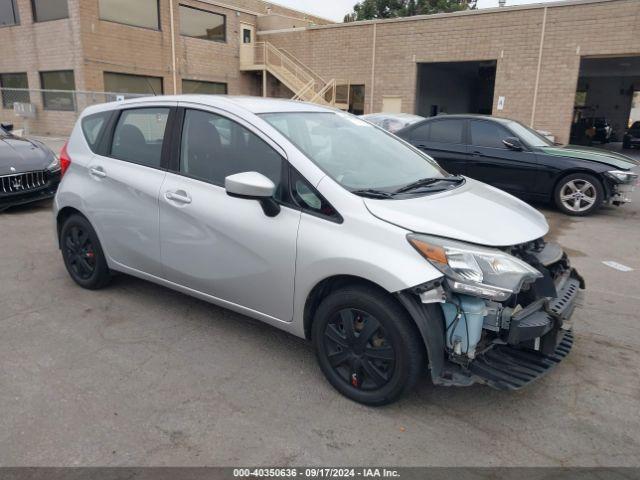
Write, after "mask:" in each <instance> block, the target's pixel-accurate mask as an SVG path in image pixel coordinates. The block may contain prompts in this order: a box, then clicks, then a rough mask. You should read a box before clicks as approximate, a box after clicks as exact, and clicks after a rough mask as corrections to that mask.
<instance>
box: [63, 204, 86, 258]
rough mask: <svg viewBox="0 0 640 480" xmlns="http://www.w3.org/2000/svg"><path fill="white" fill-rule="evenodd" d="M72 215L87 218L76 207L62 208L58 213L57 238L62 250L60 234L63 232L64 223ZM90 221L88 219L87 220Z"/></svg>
mask: <svg viewBox="0 0 640 480" xmlns="http://www.w3.org/2000/svg"><path fill="white" fill-rule="evenodd" d="M72 215H80V216H82V217H84V218H87V217H86V215H84V214H83V213H82V212H81V211H80V210H78V209H77V208H75V207H69V206H67V207H63V208H61V209H60V210H59V211H58V213H57V214H56V238H57V239H58V248H61V246H60V232H61V230H62V225H64V222H65V221H66V220H67V219H68V218H69V217H71V216H72ZM87 220H88V219H87Z"/></svg>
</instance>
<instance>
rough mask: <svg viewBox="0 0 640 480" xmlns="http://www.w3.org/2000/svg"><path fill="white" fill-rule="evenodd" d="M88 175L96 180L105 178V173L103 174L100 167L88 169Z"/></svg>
mask: <svg viewBox="0 0 640 480" xmlns="http://www.w3.org/2000/svg"><path fill="white" fill-rule="evenodd" d="M89 174H90V175H93V176H94V177H98V178H105V177H106V176H107V172H105V171H104V169H103V168H102V167H91V168H90V169H89Z"/></svg>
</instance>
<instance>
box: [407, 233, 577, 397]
mask: <svg viewBox="0 0 640 480" xmlns="http://www.w3.org/2000/svg"><path fill="white" fill-rule="evenodd" d="M517 248H521V249H522V250H523V251H522V257H523V259H525V258H526V259H527V261H529V262H530V263H531V264H532V265H534V266H535V267H536V268H539V269H540V271H542V272H543V273H544V278H543V279H540V280H539V281H538V282H536V283H535V284H532V285H531V286H530V287H529V288H528V289H527V291H524V292H520V293H519V294H518V295H514V296H513V297H512V298H511V299H509V300H508V301H505V302H494V301H490V300H486V299H482V298H479V297H473V296H469V295H461V294H456V293H453V292H451V291H449V290H448V289H447V282H446V281H444V282H435V283H434V284H433V285H429V287H430V288H428V289H426V290H425V289H424V288H423V289H422V290H421V291H415V290H414V291H413V292H411V293H409V292H402V293H401V294H400V296H399V298H400V300H401V302H402V303H403V304H404V305H405V307H407V310H408V311H409V312H410V314H411V315H412V316H413V317H414V319H415V320H416V323H417V324H418V327H419V329H420V332H421V334H422V336H423V339H424V340H425V344H426V346H427V352H428V355H429V368H430V371H431V376H432V379H433V382H434V383H435V384H436V385H447V386H454V385H455V386H467V385H472V384H474V383H482V384H486V385H489V386H491V387H493V388H496V389H500V390H516V389H519V388H522V387H524V386H525V385H527V384H529V383H531V382H532V381H534V380H536V379H538V378H540V377H542V376H543V375H545V374H546V373H548V372H549V371H550V370H551V369H552V368H553V367H554V366H556V365H557V364H558V363H560V362H561V361H562V360H563V359H564V358H565V357H566V356H567V355H568V354H569V352H570V351H571V348H572V346H573V333H572V322H571V317H572V314H573V311H574V309H575V306H576V303H577V300H578V297H579V292H580V290H582V289H584V287H585V284H584V280H583V279H582V277H581V276H580V275H579V274H578V273H577V271H576V270H575V269H574V268H572V267H571V265H570V264H569V260H568V258H567V256H566V255H565V254H564V253H563V252H562V250H561V249H560V248H559V247H558V246H557V245H554V244H546V243H544V242H542V241H537V242H532V244H531V245H529V246H526V247H523V246H519V247H517ZM525 249H526V251H525Z"/></svg>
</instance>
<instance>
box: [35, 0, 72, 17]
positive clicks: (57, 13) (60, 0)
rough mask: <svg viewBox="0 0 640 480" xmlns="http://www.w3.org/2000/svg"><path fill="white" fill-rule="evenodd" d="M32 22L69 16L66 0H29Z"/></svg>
mask: <svg viewBox="0 0 640 480" xmlns="http://www.w3.org/2000/svg"><path fill="white" fill-rule="evenodd" d="M31 7H32V8H33V21H34V22H48V21H50V20H60V19H61V18H69V8H68V6H67V0H31Z"/></svg>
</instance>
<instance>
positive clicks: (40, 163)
mask: <svg viewBox="0 0 640 480" xmlns="http://www.w3.org/2000/svg"><path fill="white" fill-rule="evenodd" d="M53 158H54V157H53V153H52V152H51V150H49V149H48V148H47V147H46V146H44V145H43V144H41V143H40V142H37V141H35V140H27V139H25V138H18V137H0V175H10V174H12V173H20V172H31V171H35V170H44V169H45V168H47V167H48V166H49V164H50V163H51V161H52V160H53ZM11 167H13V168H15V172H12V171H11Z"/></svg>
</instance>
